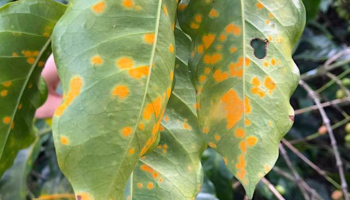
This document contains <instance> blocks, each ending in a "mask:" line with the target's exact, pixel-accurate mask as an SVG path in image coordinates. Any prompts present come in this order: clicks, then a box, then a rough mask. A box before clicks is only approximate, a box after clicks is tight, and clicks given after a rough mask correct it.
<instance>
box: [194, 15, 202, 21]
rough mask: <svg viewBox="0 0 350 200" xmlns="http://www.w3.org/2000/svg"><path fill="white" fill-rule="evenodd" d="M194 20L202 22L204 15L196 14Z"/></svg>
mask: <svg viewBox="0 0 350 200" xmlns="http://www.w3.org/2000/svg"><path fill="white" fill-rule="evenodd" d="M194 21H196V22H197V23H201V22H202V15H199V14H196V15H195V16H194Z"/></svg>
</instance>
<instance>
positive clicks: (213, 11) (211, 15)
mask: <svg viewBox="0 0 350 200" xmlns="http://www.w3.org/2000/svg"><path fill="white" fill-rule="evenodd" d="M218 16H219V13H218V11H216V10H215V9H214V8H213V9H211V10H210V12H209V17H218Z"/></svg>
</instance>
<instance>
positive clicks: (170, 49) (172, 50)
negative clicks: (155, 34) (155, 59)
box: [169, 44, 174, 53]
mask: <svg viewBox="0 0 350 200" xmlns="http://www.w3.org/2000/svg"><path fill="white" fill-rule="evenodd" d="M169 51H170V52H171V53H174V46H173V45H172V44H170V45H169Z"/></svg>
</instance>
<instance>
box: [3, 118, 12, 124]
mask: <svg viewBox="0 0 350 200" xmlns="http://www.w3.org/2000/svg"><path fill="white" fill-rule="evenodd" d="M2 121H3V122H4V123H5V124H9V123H10V122H11V117H4V118H3V119H2Z"/></svg>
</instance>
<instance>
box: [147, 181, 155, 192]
mask: <svg viewBox="0 0 350 200" xmlns="http://www.w3.org/2000/svg"><path fill="white" fill-rule="evenodd" d="M147 188H148V189H149V190H152V189H153V188H154V185H153V183H151V182H149V183H148V184H147Z"/></svg>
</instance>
